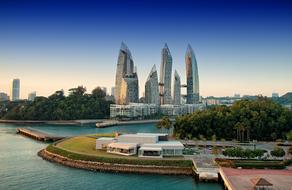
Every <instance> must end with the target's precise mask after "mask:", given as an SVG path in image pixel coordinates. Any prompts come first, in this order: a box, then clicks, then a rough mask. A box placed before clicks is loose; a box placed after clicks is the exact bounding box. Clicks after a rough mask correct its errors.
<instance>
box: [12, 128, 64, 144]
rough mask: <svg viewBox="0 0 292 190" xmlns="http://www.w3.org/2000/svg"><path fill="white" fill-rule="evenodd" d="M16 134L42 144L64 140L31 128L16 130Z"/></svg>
mask: <svg viewBox="0 0 292 190" xmlns="http://www.w3.org/2000/svg"><path fill="white" fill-rule="evenodd" d="M16 133H18V134H21V135H24V136H27V137H30V138H32V139H35V140H38V141H44V142H55V141H58V140H61V139H64V138H65V137H60V136H53V135H50V134H47V133H44V132H41V131H37V130H35V129H31V128H17V129H16Z"/></svg>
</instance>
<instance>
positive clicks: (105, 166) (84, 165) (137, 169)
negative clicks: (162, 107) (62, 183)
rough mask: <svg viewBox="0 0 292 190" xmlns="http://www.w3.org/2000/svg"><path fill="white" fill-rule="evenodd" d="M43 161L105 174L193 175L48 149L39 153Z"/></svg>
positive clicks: (179, 169)
mask: <svg viewBox="0 0 292 190" xmlns="http://www.w3.org/2000/svg"><path fill="white" fill-rule="evenodd" d="M37 154H38V156H40V157H41V158H42V159H44V160H47V161H50V162H54V163H58V164H61V165H64V166H67V167H71V168H77V169H84V170H91V171H103V172H117V173H119V172H121V173H139V174H161V175H186V176H191V175H193V170H192V168H182V167H174V166H152V165H130V164H111V163H104V162H93V161H83V160H73V159H70V158H67V157H64V156H61V155H58V154H54V153H51V152H49V151H48V150H46V149H42V150H40V151H39V152H38V153H37Z"/></svg>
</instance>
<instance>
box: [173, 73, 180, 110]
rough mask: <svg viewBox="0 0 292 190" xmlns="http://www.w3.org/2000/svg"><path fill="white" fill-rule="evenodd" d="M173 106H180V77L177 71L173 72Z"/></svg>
mask: <svg viewBox="0 0 292 190" xmlns="http://www.w3.org/2000/svg"><path fill="white" fill-rule="evenodd" d="M173 84H174V85H173V104H175V105H180V104H181V88H180V87H181V82H180V76H179V75H178V73H177V71H176V70H175V72H174V82H173Z"/></svg>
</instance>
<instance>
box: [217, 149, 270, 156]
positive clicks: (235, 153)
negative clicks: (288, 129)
mask: <svg viewBox="0 0 292 190" xmlns="http://www.w3.org/2000/svg"><path fill="white" fill-rule="evenodd" d="M264 152H265V151H264V150H261V149H255V150H251V149H245V150H244V149H242V148H240V147H235V148H227V149H225V150H224V151H223V155H224V156H229V157H240V158H256V157H262V156H263V155H264Z"/></svg>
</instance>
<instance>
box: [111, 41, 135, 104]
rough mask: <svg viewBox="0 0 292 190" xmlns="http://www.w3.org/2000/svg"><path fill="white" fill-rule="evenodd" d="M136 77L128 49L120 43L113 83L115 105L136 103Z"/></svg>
mask: <svg viewBox="0 0 292 190" xmlns="http://www.w3.org/2000/svg"><path fill="white" fill-rule="evenodd" d="M138 89H139V88H138V76H137V73H136V71H135V70H134V62H133V59H132V55H131V52H130V50H129V48H128V47H127V46H126V45H125V44H124V43H122V44H121V48H120V52H119V57H118V64H117V71H116V82H115V93H114V94H115V102H116V104H128V103H129V102H138V100H139V90H138Z"/></svg>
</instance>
